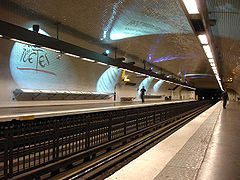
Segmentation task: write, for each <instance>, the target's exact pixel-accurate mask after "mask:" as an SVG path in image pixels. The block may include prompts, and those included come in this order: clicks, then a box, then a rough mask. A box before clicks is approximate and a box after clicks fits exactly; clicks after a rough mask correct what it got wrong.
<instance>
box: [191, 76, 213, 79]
mask: <svg viewBox="0 0 240 180" xmlns="http://www.w3.org/2000/svg"><path fill="white" fill-rule="evenodd" d="M198 78H199V79H203V78H213V77H210V76H193V77H189V79H198Z"/></svg>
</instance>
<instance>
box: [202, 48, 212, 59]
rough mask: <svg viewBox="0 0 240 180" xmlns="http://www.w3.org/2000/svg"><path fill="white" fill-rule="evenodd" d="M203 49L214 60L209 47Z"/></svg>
mask: <svg viewBox="0 0 240 180" xmlns="http://www.w3.org/2000/svg"><path fill="white" fill-rule="evenodd" d="M203 49H204V51H205V53H206V55H207V57H208V58H209V59H211V58H213V55H212V51H211V48H210V46H209V45H203Z"/></svg>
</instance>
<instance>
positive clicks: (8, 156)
mask: <svg viewBox="0 0 240 180" xmlns="http://www.w3.org/2000/svg"><path fill="white" fill-rule="evenodd" d="M204 104H210V102H209V101H200V102H195V101H194V102H184V103H176V104H168V105H158V106H148V107H139V108H131V109H123V110H113V111H105V112H94V113H86V114H79V115H67V116H61V117H50V118H38V119H35V120H31V121H11V122H5V123H0V178H1V179H6V178H9V177H13V176H16V175H19V174H21V173H25V172H27V171H30V170H33V169H36V168H39V167H42V166H44V165H47V164H49V163H53V162H56V161H58V160H62V159H64V158H67V157H70V156H71V155H74V154H77V153H79V152H83V151H85V150H88V149H90V148H93V147H96V146H98V145H101V144H104V143H107V142H110V141H112V140H115V139H117V138H120V137H123V136H126V135H128V134H129V133H132V132H137V131H140V130H141V129H143V128H146V127H150V126H153V125H154V124H157V123H160V122H162V123H163V124H164V123H166V121H167V120H168V119H172V118H174V117H177V116H179V115H181V114H183V113H184V112H186V111H189V110H192V109H195V108H197V107H199V106H202V105H204Z"/></svg>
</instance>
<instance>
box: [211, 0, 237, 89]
mask: <svg viewBox="0 0 240 180" xmlns="http://www.w3.org/2000/svg"><path fill="white" fill-rule="evenodd" d="M207 8H208V12H209V17H210V18H211V19H215V20H216V26H212V27H211V30H212V32H213V35H214V36H215V44H216V46H217V48H218V50H219V52H220V57H221V59H220V60H221V66H222V67H223V68H222V69H223V82H225V86H226V87H228V88H230V89H235V90H236V91H237V92H240V86H239V84H240V51H239V47H240V34H239V29H240V1H239V0H208V1H207ZM228 78H233V81H232V82H231V83H228V81H227V80H228Z"/></svg>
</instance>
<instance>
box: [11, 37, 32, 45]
mask: <svg viewBox="0 0 240 180" xmlns="http://www.w3.org/2000/svg"><path fill="white" fill-rule="evenodd" d="M10 40H12V41H15V42H19V43H23V44H27V45H30V46H34V45H35V44H33V43H29V42H26V41H22V40H18V39H14V38H11V39H10Z"/></svg>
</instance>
